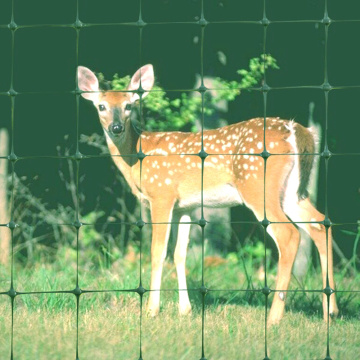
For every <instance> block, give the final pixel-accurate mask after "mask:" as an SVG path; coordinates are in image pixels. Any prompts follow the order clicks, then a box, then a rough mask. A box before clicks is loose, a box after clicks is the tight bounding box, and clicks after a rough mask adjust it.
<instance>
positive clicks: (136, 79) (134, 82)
mask: <svg viewBox="0 0 360 360" xmlns="http://www.w3.org/2000/svg"><path fill="white" fill-rule="evenodd" d="M154 80H155V79H154V68H153V66H152V65H151V64H148V65H144V66H142V67H141V68H140V69H139V70H138V71H136V73H135V74H134V75H133V77H132V78H131V81H130V84H129V86H128V90H137V89H139V87H140V82H141V87H142V88H143V89H144V90H145V91H150V90H151V89H152V87H153V86H154ZM147 94H148V92H145V93H144V94H143V96H142V98H144V97H145V96H147ZM139 98H140V97H139V95H138V94H137V93H135V92H134V93H132V94H131V102H135V101H136V100H139Z"/></svg>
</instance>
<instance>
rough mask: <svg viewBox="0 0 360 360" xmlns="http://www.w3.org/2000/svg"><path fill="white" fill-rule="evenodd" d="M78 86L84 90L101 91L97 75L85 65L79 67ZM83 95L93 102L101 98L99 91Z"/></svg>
mask: <svg viewBox="0 0 360 360" xmlns="http://www.w3.org/2000/svg"><path fill="white" fill-rule="evenodd" d="M77 78H78V87H79V89H80V90H82V91H99V81H98V79H97V77H96V75H95V74H94V73H93V72H92V71H91V70H90V69H88V68H86V67H85V66H78V68H77ZM81 96H82V97H83V98H85V99H87V100H91V101H92V102H96V101H97V99H98V98H99V94H98V93H91V92H90V93H86V92H85V93H82V94H81Z"/></svg>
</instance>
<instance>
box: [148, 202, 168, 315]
mask: <svg viewBox="0 0 360 360" xmlns="http://www.w3.org/2000/svg"><path fill="white" fill-rule="evenodd" d="M172 209H173V202H171V203H162V202H159V201H157V202H156V203H155V204H152V207H151V222H152V242H151V283H150V290H151V291H150V296H149V302H148V304H147V311H148V313H149V315H151V316H156V315H157V314H158V313H159V310H160V287H161V274H162V269H163V265H164V260H165V257H166V250H167V244H168V240H169V233H170V222H171V219H172Z"/></svg>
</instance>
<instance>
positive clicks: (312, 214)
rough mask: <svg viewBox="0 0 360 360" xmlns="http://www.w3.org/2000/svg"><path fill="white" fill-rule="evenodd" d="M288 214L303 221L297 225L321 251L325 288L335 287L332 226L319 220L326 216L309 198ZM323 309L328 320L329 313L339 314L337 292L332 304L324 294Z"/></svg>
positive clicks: (332, 297)
mask: <svg viewBox="0 0 360 360" xmlns="http://www.w3.org/2000/svg"><path fill="white" fill-rule="evenodd" d="M288 215H289V216H290V218H292V220H293V221H301V222H300V223H298V224H297V225H298V226H299V227H301V228H302V229H304V230H305V231H306V232H307V233H308V234H309V236H310V237H311V238H312V239H313V241H314V243H315V245H316V247H317V249H318V251H319V255H320V263H321V271H322V281H323V288H325V287H326V286H327V285H329V286H330V287H331V289H335V282H334V273H333V252H332V232H331V228H330V227H329V228H328V229H326V228H325V226H324V225H323V224H319V222H322V221H324V219H325V216H324V215H323V214H321V213H320V212H319V211H318V210H317V209H316V208H315V207H314V206H313V205H312V204H311V202H310V200H309V199H304V200H301V201H300V202H299V203H298V206H297V208H296V209H294V212H293V213H289V214H288ZM317 222H318V223H317ZM327 279H328V280H329V283H327ZM328 305H329V312H328ZM323 311H324V312H323V313H324V320H326V321H327V319H328V313H329V314H330V316H331V317H336V316H337V314H338V312H339V310H338V307H337V303H336V296H335V294H332V295H330V304H328V303H327V296H326V295H325V294H324V295H323Z"/></svg>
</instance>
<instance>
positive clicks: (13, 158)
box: [0, 0, 344, 360]
mask: <svg viewBox="0 0 360 360" xmlns="http://www.w3.org/2000/svg"><path fill="white" fill-rule="evenodd" d="M14 2H15V0H12V10H11V19H10V22H9V24H7V25H4V26H1V27H2V28H4V27H7V28H8V29H9V31H10V32H11V67H10V88H9V91H8V92H6V93H1V94H0V95H6V96H9V97H10V99H11V139H12V140H11V152H10V155H9V156H8V157H7V159H8V160H9V161H10V163H11V181H12V186H11V194H10V195H11V199H12V201H11V210H10V215H11V216H10V221H9V223H8V224H2V226H7V227H8V228H9V229H10V231H11V274H10V289H9V291H7V292H4V293H0V295H8V296H9V297H10V301H11V345H10V346H11V359H16V356H15V355H16V354H15V355H14V346H13V345H14V312H15V307H14V305H15V299H16V297H17V296H21V295H32V294H33V295H34V294H39V293H48V294H64V293H68V294H73V295H74V296H75V298H76V359H80V358H81V352H80V351H79V316H80V315H79V314H80V312H79V310H80V305H81V302H80V299H81V295H82V294H84V293H89V292H92V293H97V292H106V291H107V290H91V289H81V287H80V285H81V284H80V283H79V235H80V230H81V227H82V226H83V224H82V223H81V215H80V208H79V172H80V165H81V161H82V160H83V159H85V158H86V155H83V154H81V152H80V148H79V139H80V129H79V124H80V117H81V114H80V109H79V99H80V95H81V91H80V90H79V88H78V86H77V81H76V86H75V91H72V92H71V93H73V94H74V96H75V101H76V124H75V126H76V151H75V153H74V154H73V155H71V156H68V157H67V158H68V159H70V160H73V161H75V162H76V208H75V219H74V223H73V224H72V226H74V227H75V228H76V253H77V258H76V287H75V289H70V290H67V291H47V292H45V291H44V292H39V291H37V292H17V291H16V289H15V288H14V230H15V229H16V228H17V227H18V224H16V219H15V218H14V208H13V204H14V196H15V194H14V188H15V186H14V176H15V166H16V162H17V161H18V160H21V158H20V157H17V155H16V151H15V150H16V144H15V142H14V123H15V118H14V114H15V99H16V96H17V95H18V93H17V92H16V89H14V71H16V69H15V68H14V57H15V52H14V49H15V33H16V31H17V30H18V29H20V28H24V27H27V26H22V25H17V24H16V22H15V20H16V14H14ZM139 2H140V12H139V17H138V21H137V22H135V23H126V24H125V23H119V24H111V25H121V26H131V27H133V26H136V27H138V29H139V39H140V46H139V63H140V65H143V64H142V46H143V43H142V42H143V31H145V30H144V28H145V26H146V25H149V24H150V23H148V24H147V23H145V22H144V20H143V16H145V17H144V18H145V19H146V14H143V13H142V0H139ZM205 15H206V6H205V4H204V1H203V0H201V13H200V19H199V21H197V22H189V24H192V25H193V24H198V25H199V26H200V28H201V40H200V41H201V42H200V44H201V46H200V69H201V74H200V76H201V83H200V87H199V88H198V89H197V91H198V92H199V93H200V95H201V100H202V103H201V151H200V153H199V157H200V159H201V164H202V167H201V218H200V219H199V221H198V222H193V223H194V224H196V225H199V226H200V227H201V238H202V253H201V257H202V259H201V265H202V268H201V287H200V288H199V289H197V291H198V292H199V293H200V295H201V299H202V301H201V317H202V321H201V324H202V326H201V350H200V352H201V359H202V360H205V359H206V339H205V327H206V322H205V314H206V310H205V298H206V295H207V294H208V292H210V291H214V290H216V289H208V288H207V287H206V279H205V273H204V267H205V265H204V256H205V249H204V245H205V227H206V224H207V221H206V219H205V215H204V199H203V187H204V182H203V180H204V163H205V159H206V157H207V156H208V154H207V153H206V152H205V148H204V140H203V132H204V117H205V93H206V91H208V90H210V89H209V88H207V87H206V86H205V84H204V40H205V33H206V27H207V25H208V24H209V21H208V20H207V19H206V17H205ZM235 22H236V23H249V22H248V21H235ZM300 22H307V21H306V20H300ZM320 22H321V23H322V24H323V26H324V31H325V50H324V83H323V84H322V85H321V86H315V87H314V86H309V87H308V88H316V89H320V90H323V91H324V97H325V137H324V149H323V151H322V153H321V154H320V155H321V157H322V158H324V161H325V220H324V222H323V225H325V227H326V248H327V249H328V246H327V244H328V241H329V239H328V236H329V230H330V228H331V226H332V224H331V222H330V220H329V217H328V167H329V161H330V158H331V156H332V155H334V154H332V153H331V152H330V151H329V147H328V117H329V114H328V108H329V92H330V91H331V90H333V88H332V86H331V85H330V83H329V76H328V75H329V74H328V29H329V26H330V24H331V23H332V20H331V19H330V17H329V14H328V9H327V0H325V8H324V18H323V19H322V20H320ZM216 23H221V21H217V22H216ZM224 23H226V21H224ZM256 23H257V24H258V25H259V26H263V54H266V52H267V51H268V49H267V47H266V38H267V31H268V28H269V26H271V24H272V23H276V21H271V19H270V20H269V19H268V18H267V15H266V0H264V1H263V17H262V19H261V20H259V21H258V22H256ZM166 24H167V23H165V22H164V23H162V26H166ZM169 24H170V23H169ZM186 24H187V23H186V22H183V25H184V26H185V25H186ZM99 25H107V24H85V23H83V22H82V21H81V8H80V7H79V0H77V2H76V19H75V22H74V23H73V24H61V25H57V26H61V27H69V28H73V29H74V30H75V32H76V66H78V65H79V43H80V41H81V36H80V34H81V30H82V29H83V28H84V27H87V26H99ZM36 26H37V25H32V26H31V27H36ZM41 26H42V27H46V26H54V25H51V24H50V25H41ZM265 56H266V55H265ZM265 63H266V57H264V59H263V70H264V75H263V81H262V86H261V87H260V88H254V89H252V90H254V91H260V92H261V93H262V96H263V116H264V129H263V130H264V134H263V135H264V143H263V152H262V153H260V154H258V155H259V156H261V157H262V159H263V161H264V184H263V185H264V187H263V190H262V191H263V193H264V208H263V210H264V219H263V220H262V221H260V225H262V226H263V229H264V242H265V241H266V240H265V239H266V236H265V234H266V229H267V227H268V226H269V225H270V223H273V222H270V221H269V220H268V219H267V216H266V204H265V201H266V200H265V199H266V196H265V195H266V194H265V193H266V192H265V188H266V183H265V174H266V166H267V160H268V158H269V156H272V154H270V153H269V152H268V150H267V149H266V146H265V136H266V120H267V95H268V92H269V91H270V90H272V89H271V88H270V86H269V85H268V84H267V82H266V66H265ZM293 88H294V87H293ZM342 88H344V87H342ZM138 94H139V97H140V116H141V122H144V119H143V111H142V107H143V100H142V96H143V89H142V87H141V85H140V88H139V90H138ZM179 155H180V154H179ZM224 155H226V154H224ZM299 155H300V154H294V156H299ZM308 155H314V156H315V155H319V154H308ZM137 156H138V158H139V160H140V164H141V165H140V169H141V170H140V186H141V177H142V161H143V159H144V158H145V154H144V153H143V152H142V145H141V137H140V151H139V153H138V154H137ZM92 157H94V156H92ZM27 158H29V157H27ZM33 158H35V156H34V157H33ZM274 223H276V222H274ZM135 225H136V226H138V227H139V229H140V267H139V286H138V287H137V288H135V289H127V290H115V291H116V292H132V293H135V292H136V293H138V294H139V297H140V319H139V328H140V331H139V358H140V359H142V358H143V349H142V336H143V332H142V316H143V295H144V294H145V293H146V292H147V291H149V289H145V288H144V287H143V282H142V236H143V233H142V229H143V227H144V226H145V225H151V223H148V224H146V223H145V221H144V219H143V212H142V211H140V214H139V220H138V221H137V222H136V224H135ZM266 261H267V260H266V251H265V262H266ZM266 269H267V267H266V266H265V280H264V288H263V289H262V293H263V294H264V296H265V304H266V306H265V321H266V319H267V304H268V296H269V294H270V293H271V292H273V291H274V290H275V291H281V289H270V288H269V287H268V281H267V272H266ZM247 291H254V292H255V291H258V290H255V289H251V290H249V289H247ZM305 291H307V292H320V293H324V294H325V295H326V296H327V301H328V310H329V301H330V295H331V294H332V293H333V292H334V289H331V287H330V284H329V276H328V269H327V275H326V288H325V289H321V290H305ZM328 313H329V311H328ZM328 316H329V315H328ZM328 324H329V322H328ZM329 332H330V329H329V325H328V326H327V339H326V359H327V360H329V359H331V351H330V349H331V348H330V336H329ZM267 341H268V340H267V327H266V323H265V326H264V356H265V357H264V359H269V358H270V357H269V354H268V343H267ZM119 356H120V357H121V355H119ZM144 357H145V358H146V354H144Z"/></svg>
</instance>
